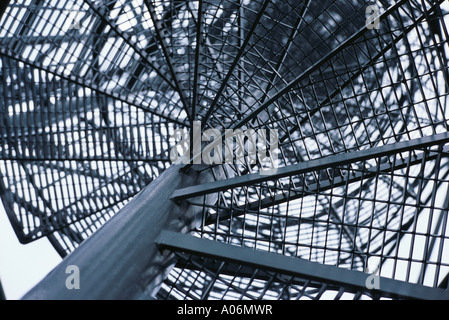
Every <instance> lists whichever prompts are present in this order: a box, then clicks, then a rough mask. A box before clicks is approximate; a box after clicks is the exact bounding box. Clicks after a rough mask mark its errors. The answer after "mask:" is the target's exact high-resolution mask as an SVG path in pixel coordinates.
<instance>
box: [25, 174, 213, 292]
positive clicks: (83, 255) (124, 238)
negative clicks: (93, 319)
mask: <svg viewBox="0 0 449 320" xmlns="http://www.w3.org/2000/svg"><path fill="white" fill-rule="evenodd" d="M180 169H181V166H179V165H174V166H172V167H170V168H169V169H167V170H165V171H164V172H163V173H162V174H161V175H160V176H159V177H158V178H157V179H156V180H155V181H153V182H152V183H151V184H150V185H148V186H147V187H145V188H144V189H143V190H142V191H141V192H140V193H139V194H138V195H137V196H135V197H134V198H133V199H132V200H131V201H130V202H129V203H128V204H127V205H126V206H124V207H123V208H122V209H121V210H120V211H119V212H118V213H117V214H116V215H114V216H113V217H112V218H111V219H110V220H109V221H108V222H106V223H105V224H104V225H103V226H102V228H100V229H99V230H98V231H96V232H95V233H94V234H93V235H92V236H90V237H89V238H88V239H87V240H86V241H84V242H83V243H82V244H81V245H80V246H79V247H78V248H77V250H75V251H74V252H72V253H71V254H70V255H69V256H67V257H66V258H65V259H64V260H63V261H62V262H61V263H60V264H59V265H58V266H57V267H56V268H55V269H54V270H53V271H51V272H50V273H49V274H48V275H47V276H46V277H45V278H44V279H43V280H42V281H41V282H40V283H39V284H37V285H36V286H35V287H34V288H33V289H31V290H30V291H29V292H28V293H27V294H26V295H25V296H24V297H23V299H25V300H39V299H43V300H54V299H58V300H59V299H61V300H72V299H73V300H79V299H86V300H95V299H111V300H116V299H150V298H152V297H153V295H154V292H155V291H157V290H158V288H159V285H160V283H161V281H162V280H163V277H164V274H166V272H167V270H170V268H171V266H172V265H173V264H174V261H173V257H172V255H171V254H166V253H163V252H161V251H160V250H159V249H158V247H157V246H156V244H155V240H156V238H157V237H158V235H159V234H160V232H161V231H162V230H164V229H169V230H173V231H176V232H187V231H189V230H191V228H194V227H195V226H196V225H197V224H198V223H199V221H200V220H201V218H200V215H201V210H199V211H198V209H195V208H192V207H189V206H185V205H183V204H180V205H177V204H174V203H173V202H172V201H168V196H169V195H170V192H171V190H174V189H175V188H176V186H177V185H183V184H191V183H195V182H196V183H197V182H198V180H203V179H205V180H209V179H213V178H212V175H211V174H210V172H209V173H206V174H203V173H202V174H197V173H195V172H194V170H191V171H190V172H189V174H188V175H186V174H180V172H179V170H180ZM217 174H218V175H220V173H218V172H217ZM208 201H211V202H214V201H216V199H214V197H210V198H209V199H208ZM208 201H207V202H208ZM73 265H75V266H77V267H78V269H79V271H80V289H79V290H67V287H66V280H67V274H66V272H67V267H69V266H73Z"/></svg>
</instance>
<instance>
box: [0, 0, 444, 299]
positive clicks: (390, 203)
mask: <svg viewBox="0 0 449 320" xmlns="http://www.w3.org/2000/svg"><path fill="white" fill-rule="evenodd" d="M373 4H375V5H376V6H378V8H379V10H380V20H379V28H378V29H376V28H374V29H372V28H368V27H367V24H366V23H367V20H366V18H367V7H368V6H369V5H373ZM448 12H449V11H448V5H447V1H446V2H445V1H442V0H398V1H392V0H391V1H390V0H379V1H377V2H375V3H373V2H372V1H365V0H348V1H342V0H331V1H311V0H301V1H294V0H288V1H278V0H251V1H249V0H195V1H177V0H172V1H161V0H117V1H109V0H96V1H92V0H83V1H81V0H65V1H55V0H21V1H6V2H5V4H2V5H0V13H3V15H2V16H1V17H0V73H1V76H0V92H1V98H0V101H1V102H0V117H1V122H0V195H1V198H2V201H3V203H4V206H5V209H6V211H7V214H8V216H9V219H10V221H11V223H12V225H13V227H14V229H15V231H16V234H17V236H18V237H19V239H20V240H21V241H22V242H24V243H26V242H31V241H33V240H36V239H38V238H41V237H48V238H49V239H50V241H51V242H52V243H53V245H54V246H55V248H56V249H57V250H58V252H59V253H60V254H61V255H63V256H64V255H66V254H68V253H70V252H72V251H73V250H74V249H75V248H76V247H77V246H78V245H79V244H80V243H81V242H82V241H84V240H85V239H86V238H87V237H88V236H89V235H91V234H92V233H94V232H95V231H96V230H97V229H98V228H99V227H101V225H103V224H104V223H105V222H106V221H107V220H108V219H109V218H110V217H112V216H113V215H114V214H115V213H117V212H118V211H119V210H120V209H121V208H122V207H123V206H124V205H125V204H126V203H127V202H128V201H129V200H130V199H132V198H133V196H134V195H136V194H137V193H138V192H139V191H140V190H141V189H142V188H144V187H145V186H147V185H148V184H149V183H150V182H151V181H153V180H154V179H155V178H156V177H157V176H159V175H160V173H161V172H162V171H163V170H165V169H166V168H168V167H169V166H170V164H171V160H170V148H172V146H173V145H174V144H176V141H175V139H174V136H176V135H175V133H176V132H178V129H183V128H185V129H192V128H193V124H194V122H193V121H194V120H198V121H201V124H202V128H203V131H204V130H206V129H210V128H220V129H222V130H224V129H233V130H237V129H254V130H256V131H260V130H267V129H272V130H277V132H278V137H279V141H278V142H279V149H278V151H279V152H278V153H277V152H274V150H272V149H270V150H268V152H269V155H270V156H271V158H272V161H273V162H274V163H273V164H275V165H276V167H278V168H280V169H282V168H289V167H291V166H296V165H298V164H305V165H304V168H306V169H302V170H300V171H299V172H294V171H290V172H289V173H288V174H285V175H283V176H282V177H270V176H265V177H264V178H261V179H255V177H256V176H257V174H258V172H259V171H260V170H261V169H262V168H263V167H264V166H263V161H262V159H261V158H257V159H256V161H255V163H252V162H251V161H249V159H250V154H249V147H248V145H247V147H246V148H242V147H241V146H237V145H235V146H234V145H233V148H234V150H233V151H234V152H235V153H236V154H237V153H238V152H243V154H244V155H245V157H244V158H243V159H244V161H242V158H240V159H237V158H234V159H232V161H231V163H228V164H226V165H223V167H224V170H223V172H226V173H227V174H228V178H229V179H228V180H229V181H230V182H229V183H231V182H232V181H234V180H233V179H237V178H239V177H248V179H247V181H246V182H245V183H237V185H235V186H229V187H224V188H221V189H220V190H218V191H217V190H212V189H211V190H207V188H205V187H204V188H203V189H202V194H200V195H201V196H202V195H205V194H211V193H213V194H214V195H216V196H217V199H218V201H217V202H216V203H215V204H214V205H213V206H205V205H204V203H205V202H201V201H198V200H195V201H193V200H192V199H193V196H192V197H189V196H188V195H187V196H185V197H184V200H186V201H188V202H190V203H191V204H192V205H194V206H196V207H198V208H200V209H201V211H202V223H201V225H200V226H199V227H198V228H197V229H196V230H194V231H193V235H194V236H196V237H201V238H206V239H212V240H215V241H218V242H225V243H228V244H229V245H235V246H242V247H249V248H254V249H256V250H262V251H266V252H274V253H278V254H282V255H286V256H292V257H298V258H302V259H306V260H310V261H314V262H319V263H322V264H328V265H333V266H337V267H340V268H343V269H348V270H354V271H366V270H368V269H369V270H378V274H379V275H381V276H383V277H387V278H392V279H396V280H403V281H406V282H410V283H416V284H419V285H424V286H429V287H438V286H440V287H445V286H447V284H446V283H447V274H448V273H449V256H448V254H447V252H449V251H448V248H447V246H448V237H449V233H448V231H447V224H448V221H447V214H448V208H449V197H448V196H447V194H448V188H449V181H448V173H449V170H448V169H447V168H448V161H447V152H448V149H447V146H446V145H445V144H446V143H447V141H443V140H441V141H436V140H437V139H438V137H440V136H439V135H440V134H444V133H446V132H447V131H448V130H447V126H448V122H447V119H448V118H449V117H448V110H447V103H448V92H449V91H448V87H449V85H448V84H449V73H448V65H449V63H448V59H449V54H448V49H449V48H448V39H449V33H448V28H447V23H446V22H447V19H448ZM421 138H429V139H430V140H429V141H432V140H433V139H434V140H435V141H436V142H434V143H428V144H426V145H425V146H419V147H418V146H415V147H414V146H413V143H415V142H416V141H418V140H419V139H421ZM404 142H410V143H411V145H410V146H409V147H408V148H407V149H406V150H401V151H395V150H394V147H393V149H388V151H387V149H385V152H383V153H380V154H374V153H373V155H372V156H369V155H368V156H364V157H363V158H360V154H362V153H363V154H365V155H366V152H368V153H369V152H370V150H384V149H378V148H382V147H385V146H396V145H399V144H400V143H404ZM364 152H365V153H364ZM373 152H374V151H373ZM342 155H344V156H345V157H346V160H344V161H340V162H338V163H337V162H334V163H333V162H332V161H333V160H332V159H335V157H338V156H342ZM191 156H194V155H193V154H191ZM313 161H320V162H319V165H314V164H316V162H313ZM218 165H221V164H214V165H213V166H208V165H204V166H202V167H201V168H203V170H209V169H211V167H215V166H218ZM307 166H309V167H307ZM187 167H189V166H187ZM212 172H213V171H212ZM220 182H223V181H218V183H220ZM175 255H176V256H177V258H178V264H177V267H176V268H175V269H173V271H172V272H171V273H170V274H169V276H168V278H167V280H166V281H165V282H164V284H163V286H162V288H161V291H160V292H159V294H158V297H159V298H168V299H172V298H175V299H178V298H182V299H184V298H186V299H199V298H213V299H229V298H242V299H246V298H250V299H257V298H264V299H301V298H310V299H320V298H355V299H359V298H375V299H378V298H382V297H383V296H382V295H373V293H370V292H366V291H364V290H361V291H358V289H357V290H355V289H352V288H343V287H338V286H337V287H336V286H335V285H331V284H329V283H319V282H313V281H309V280H307V279H299V278H293V277H291V276H287V275H281V274H276V273H273V272H269V271H267V270H258V269H254V268H253V267H249V266H240V265H235V264H232V263H230V262H225V261H212V260H211V259H209V260H207V259H206V260H204V259H203V260H201V259H202V258H201V257H193V256H190V255H187V254H186V253H183V252H176V253H175ZM223 268H224V269H223ZM222 269H223V270H228V271H226V272H224V273H222V272H221V271H220V270H222Z"/></svg>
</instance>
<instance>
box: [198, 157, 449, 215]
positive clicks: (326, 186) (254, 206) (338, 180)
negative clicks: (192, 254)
mask: <svg viewBox="0 0 449 320" xmlns="http://www.w3.org/2000/svg"><path fill="white" fill-rule="evenodd" d="M443 152H444V153H447V152H449V148H445V149H444V150H443ZM423 155H424V154H419V155H417V156H413V157H411V158H405V159H396V163H395V166H394V167H393V166H392V165H391V164H390V163H384V164H381V165H379V166H378V168H370V169H366V171H364V172H354V174H351V175H345V176H338V177H335V178H334V179H333V180H332V181H329V180H326V181H322V182H320V183H314V184H311V185H308V187H307V189H302V188H299V189H294V190H290V189H289V190H288V191H287V192H284V193H280V194H277V195H275V196H272V197H271V196H270V197H266V198H264V199H262V200H258V201H253V202H249V203H247V204H246V205H245V206H244V207H238V206H237V207H234V208H232V210H231V209H227V208H226V209H225V208H223V209H222V210H220V211H219V213H218V216H219V217H220V220H222V219H229V218H231V216H232V217H237V216H239V215H241V214H244V213H245V212H248V211H251V210H257V211H258V210H260V209H266V208H268V207H271V206H274V205H278V204H282V203H285V202H288V201H293V200H297V199H300V198H302V197H304V196H306V195H309V194H315V193H316V192H323V191H327V190H330V189H332V188H336V187H341V186H344V185H345V184H347V183H349V184H350V183H354V182H358V181H362V180H366V179H369V178H372V177H375V176H376V175H378V174H379V173H387V172H391V171H394V170H399V169H403V168H405V167H407V166H408V165H410V166H411V165H415V164H418V163H420V162H421V161H422V159H423ZM437 157H438V153H437V152H430V153H429V154H428V155H427V156H426V160H427V161H428V160H434V159H436V158H437ZM216 221H217V216H216V214H214V215H211V216H209V217H208V218H207V219H206V221H205V223H206V224H213V223H216Z"/></svg>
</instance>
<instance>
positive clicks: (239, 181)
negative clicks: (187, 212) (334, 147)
mask: <svg viewBox="0 0 449 320" xmlns="http://www.w3.org/2000/svg"><path fill="white" fill-rule="evenodd" d="M447 142H449V133H448V132H445V133H440V134H436V135H432V136H427V137H423V138H418V139H413V140H408V141H402V142H397V143H393V144H389V145H384V146H381V147H377V148H371V149H366V150H361V151H355V152H351V153H342V154H338V155H334V156H329V157H324V158H320V159H315V160H310V161H306V162H301V163H298V164H294V165H290V166H286V167H283V168H279V169H278V170H277V172H276V173H274V174H271V175H262V174H260V173H254V174H247V175H244V176H238V177H235V178H232V179H226V180H219V181H215V182H212V183H207V184H203V185H197V186H192V187H187V188H183V189H179V190H175V192H173V195H172V196H171V199H173V200H182V199H188V198H191V197H196V196H200V195H204V194H209V193H214V192H219V191H225V190H229V189H232V188H237V187H243V186H249V185H255V184H257V183H261V182H264V181H272V180H276V179H280V178H284V177H289V176H292V175H297V174H302V173H306V172H311V171H317V170H321V169H327V168H333V167H336V166H340V165H344V164H348V163H352V162H357V161H364V160H368V159H373V158H377V157H383V156H388V155H392V154H398V153H401V152H407V151H411V150H417V149H420V148H426V147H430V146H434V145H442V144H445V143H447Z"/></svg>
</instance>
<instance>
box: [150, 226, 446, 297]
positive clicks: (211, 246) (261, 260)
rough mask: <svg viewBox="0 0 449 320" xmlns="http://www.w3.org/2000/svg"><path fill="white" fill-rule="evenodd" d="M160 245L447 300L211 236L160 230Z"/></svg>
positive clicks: (436, 292) (440, 293)
mask: <svg viewBox="0 0 449 320" xmlns="http://www.w3.org/2000/svg"><path fill="white" fill-rule="evenodd" d="M156 242H157V244H158V246H159V247H160V248H163V249H168V250H171V251H181V252H186V253H191V254H198V255H200V256H202V257H209V258H215V259H220V260H224V261H229V262H233V263H237V264H240V265H244V266H252V267H254V268H259V269H263V270H267V271H272V272H277V273H281V274H286V275H290V276H294V277H300V278H306V279H310V280H312V281H322V282H325V283H330V284H335V285H339V286H344V287H349V288H354V289H357V290H362V291H369V292H372V293H378V294H382V296H387V297H399V298H406V299H429V300H449V292H448V291H447V290H443V289H440V288H431V287H424V286H421V285H417V284H412V283H407V282H403V281H398V280H394V279H389V278H384V277H379V284H380V288H379V289H373V290H368V289H367V288H366V280H367V277H369V276H370V275H369V274H366V273H363V272H360V271H354V270H346V269H341V268H338V267H335V266H331V265H324V264H320V263H317V262H311V261H307V260H303V259H300V258H293V257H287V256H283V255H279V254H275V253H271V252H264V251H258V250H254V249H251V248H244V247H237V246H233V245H229V244H225V243H221V242H216V241H213V240H206V239H201V238H196V237H193V236H190V235H186V234H181V233H176V232H173V231H166V230H164V231H163V232H161V234H160V236H159V237H158V238H157V239H156Z"/></svg>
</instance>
